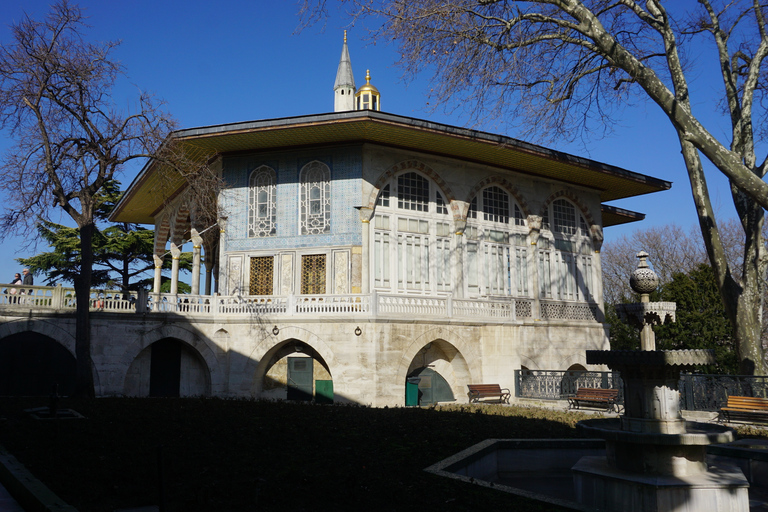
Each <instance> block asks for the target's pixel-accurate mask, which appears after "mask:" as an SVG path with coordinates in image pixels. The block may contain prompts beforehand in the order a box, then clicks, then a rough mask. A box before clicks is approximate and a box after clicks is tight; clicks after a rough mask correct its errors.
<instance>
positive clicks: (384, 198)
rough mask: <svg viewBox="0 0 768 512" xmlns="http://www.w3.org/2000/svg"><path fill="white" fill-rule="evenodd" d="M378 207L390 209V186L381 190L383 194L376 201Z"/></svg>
mask: <svg viewBox="0 0 768 512" xmlns="http://www.w3.org/2000/svg"><path fill="white" fill-rule="evenodd" d="M376 206H382V207H384V208H389V185H387V186H386V187H384V188H382V189H381V193H380V194H379V197H378V198H377V199H376Z"/></svg>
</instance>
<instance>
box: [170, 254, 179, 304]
mask: <svg viewBox="0 0 768 512" xmlns="http://www.w3.org/2000/svg"><path fill="white" fill-rule="evenodd" d="M180 257H181V249H180V248H179V247H178V246H177V245H176V244H174V243H171V258H173V259H172V262H171V293H173V294H174V295H175V294H177V293H179V258H180Z"/></svg>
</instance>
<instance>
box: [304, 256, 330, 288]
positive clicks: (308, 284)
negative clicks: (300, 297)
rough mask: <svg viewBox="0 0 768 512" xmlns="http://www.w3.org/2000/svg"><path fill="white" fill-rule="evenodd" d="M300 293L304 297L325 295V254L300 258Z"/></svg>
mask: <svg viewBox="0 0 768 512" xmlns="http://www.w3.org/2000/svg"><path fill="white" fill-rule="evenodd" d="M301 293H302V294H304V295H320V294H323V293H325V254H309V255H306V256H302V257H301Z"/></svg>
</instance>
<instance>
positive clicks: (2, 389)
mask: <svg viewBox="0 0 768 512" xmlns="http://www.w3.org/2000/svg"><path fill="white" fill-rule="evenodd" d="M76 376H77V361H76V360H75V358H74V356H73V355H72V354H71V353H70V352H69V351H68V350H67V349H66V348H64V347H63V346H62V345H61V344H60V343H58V342H57V341H55V340H53V339H51V338H49V337H48V336H45V335H43V334H39V333H36V332H32V331H26V332H20V333H16V334H12V335H10V336H8V337H6V338H4V339H2V340H0V395H16V396H48V395H50V394H51V393H52V392H53V391H54V389H56V392H57V393H58V394H59V395H70V394H72V393H73V392H74V390H75V382H76V378H77V377H76Z"/></svg>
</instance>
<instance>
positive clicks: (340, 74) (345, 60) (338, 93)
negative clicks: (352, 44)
mask: <svg viewBox="0 0 768 512" xmlns="http://www.w3.org/2000/svg"><path fill="white" fill-rule="evenodd" d="M333 92H334V100H333V107H334V108H333V110H334V112H343V111H346V110H354V108H355V100H354V94H355V77H354V76H353V75H352V62H351V61H350V59H349V48H348V47H347V31H346V30H345V31H344V45H343V46H342V48H341V59H340V60H339V68H338V70H337V71H336V83H335V84H334V85H333Z"/></svg>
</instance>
